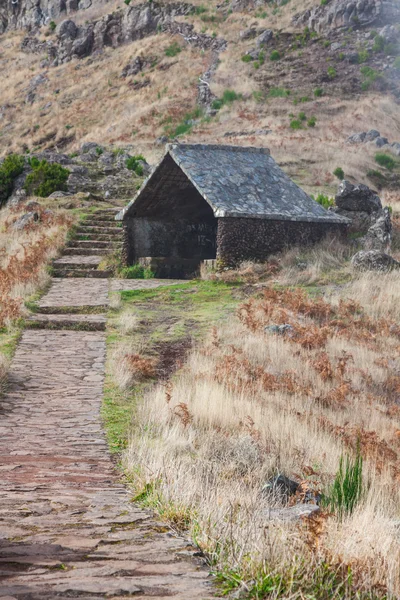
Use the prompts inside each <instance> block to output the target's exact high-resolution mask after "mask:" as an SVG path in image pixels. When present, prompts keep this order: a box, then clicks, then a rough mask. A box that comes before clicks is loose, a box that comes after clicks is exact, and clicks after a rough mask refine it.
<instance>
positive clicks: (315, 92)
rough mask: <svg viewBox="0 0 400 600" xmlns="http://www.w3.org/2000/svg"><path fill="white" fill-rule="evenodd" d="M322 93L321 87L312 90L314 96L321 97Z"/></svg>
mask: <svg viewBox="0 0 400 600" xmlns="http://www.w3.org/2000/svg"><path fill="white" fill-rule="evenodd" d="M323 95H324V90H323V89H322V88H320V87H318V88H315V90H314V96H315V97H316V98H321V96H323Z"/></svg>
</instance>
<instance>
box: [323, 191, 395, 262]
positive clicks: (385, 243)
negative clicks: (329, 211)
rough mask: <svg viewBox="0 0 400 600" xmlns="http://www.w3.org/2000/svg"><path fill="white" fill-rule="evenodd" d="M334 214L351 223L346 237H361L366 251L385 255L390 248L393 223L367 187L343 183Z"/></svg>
mask: <svg viewBox="0 0 400 600" xmlns="http://www.w3.org/2000/svg"><path fill="white" fill-rule="evenodd" d="M335 203H336V207H335V208H334V209H333V210H334V212H336V213H338V214H340V215H342V216H344V217H347V218H348V219H350V220H351V225H350V227H349V233H352V234H361V235H362V237H361V238H360V242H361V243H362V245H363V247H364V249H365V250H380V251H384V250H387V249H388V248H389V247H390V243H391V233H392V221H391V217H390V212H389V209H388V208H383V207H382V203H381V200H380V198H379V196H377V194H376V193H375V192H374V191H372V190H371V189H370V188H369V187H368V186H366V185H362V184H359V185H353V184H351V183H350V182H349V181H342V182H341V183H340V185H339V189H338V193H337V195H336V198H335Z"/></svg>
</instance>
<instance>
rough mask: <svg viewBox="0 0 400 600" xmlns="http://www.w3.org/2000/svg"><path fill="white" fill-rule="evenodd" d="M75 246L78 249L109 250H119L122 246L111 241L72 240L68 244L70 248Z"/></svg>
mask: <svg viewBox="0 0 400 600" xmlns="http://www.w3.org/2000/svg"><path fill="white" fill-rule="evenodd" d="M71 246H75V247H76V248H108V249H110V250H113V249H118V247H120V246H121V244H118V243H116V242H112V241H110V240H71V241H70V242H69V243H68V246H67V247H68V248H71Z"/></svg>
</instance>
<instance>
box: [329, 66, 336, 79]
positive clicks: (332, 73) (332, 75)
mask: <svg viewBox="0 0 400 600" xmlns="http://www.w3.org/2000/svg"><path fill="white" fill-rule="evenodd" d="M327 74H328V77H329V79H335V77H336V75H337V73H336V69H334V68H333V67H328V70H327Z"/></svg>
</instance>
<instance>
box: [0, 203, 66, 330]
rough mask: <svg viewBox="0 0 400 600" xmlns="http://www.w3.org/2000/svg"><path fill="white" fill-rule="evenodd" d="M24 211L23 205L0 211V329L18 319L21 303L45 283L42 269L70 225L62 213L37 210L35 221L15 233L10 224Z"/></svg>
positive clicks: (64, 212) (45, 273) (21, 312)
mask: <svg viewBox="0 0 400 600" xmlns="http://www.w3.org/2000/svg"><path fill="white" fill-rule="evenodd" d="M24 212H25V211H24V208H23V206H22V207H20V208H19V209H17V210H13V209H10V208H3V209H2V210H1V212H0V299H1V304H0V327H4V326H7V325H9V324H10V323H11V322H12V321H13V320H15V319H17V318H18V317H20V316H21V315H22V314H23V311H24V308H23V302H24V300H26V299H27V298H28V297H29V296H31V295H32V294H34V293H35V292H36V291H37V290H38V289H39V288H41V287H43V286H44V285H45V284H46V283H47V281H48V280H49V275H48V273H47V269H46V267H47V265H48V263H49V261H50V259H51V258H53V257H54V256H55V255H56V254H57V251H58V249H59V248H60V246H62V245H63V243H64V241H65V236H66V232H67V230H68V228H69V227H70V225H71V224H72V222H73V217H72V216H70V215H68V214H67V213H66V211H62V210H53V211H52V213H51V214H48V213H46V212H45V211H44V209H43V208H39V209H38V212H39V215H40V219H39V221H37V222H35V223H32V224H31V225H29V226H28V227H26V228H25V229H23V230H21V231H16V230H14V229H13V223H14V222H15V220H16V219H18V217H20V216H21V215H22V214H24Z"/></svg>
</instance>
